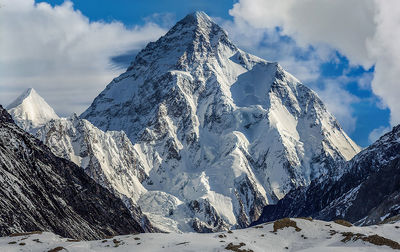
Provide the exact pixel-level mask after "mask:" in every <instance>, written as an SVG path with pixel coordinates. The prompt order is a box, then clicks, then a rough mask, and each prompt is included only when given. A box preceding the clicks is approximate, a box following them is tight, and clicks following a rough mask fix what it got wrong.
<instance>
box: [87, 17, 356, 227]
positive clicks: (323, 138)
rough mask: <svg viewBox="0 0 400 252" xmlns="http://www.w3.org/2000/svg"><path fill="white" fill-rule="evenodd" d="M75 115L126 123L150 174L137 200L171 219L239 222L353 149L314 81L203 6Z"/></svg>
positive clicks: (329, 171) (172, 222)
mask: <svg viewBox="0 0 400 252" xmlns="http://www.w3.org/2000/svg"><path fill="white" fill-rule="evenodd" d="M81 117H82V118H85V119H87V120H89V121H90V122H91V123H93V125H95V126H96V127H98V128H100V129H102V130H104V131H107V130H118V131H120V130H123V131H125V132H126V134H127V135H128V137H129V138H130V140H131V141H132V143H133V145H134V147H135V149H136V150H137V151H138V153H139V156H140V159H138V160H137V161H138V165H140V166H141V167H144V170H145V172H146V174H147V175H148V178H147V179H146V180H145V181H143V186H144V187H145V188H146V189H147V190H148V191H149V193H147V194H145V195H143V197H141V198H140V199H139V204H140V205H141V206H143V209H144V211H145V212H146V213H147V214H148V216H149V217H150V218H151V220H152V221H153V222H154V223H158V224H160V225H161V226H163V227H164V229H167V230H169V229H170V228H171V227H174V228H173V229H175V227H176V229H179V230H182V231H188V230H196V231H200V232H206V231H216V230H224V229H227V228H228V227H230V226H238V227H245V226H247V225H248V224H250V223H251V222H252V221H254V220H256V219H257V218H258V217H259V215H260V213H261V210H262V208H263V207H264V206H265V205H266V204H273V203H276V202H277V200H278V199H280V198H282V197H283V196H284V195H285V194H286V193H287V192H289V190H291V189H293V188H296V187H298V186H301V185H308V184H309V183H310V181H311V180H312V179H314V178H316V177H318V176H320V175H326V176H337V175H340V174H341V172H342V171H341V170H340V169H339V168H338V167H341V166H339V165H337V164H338V163H340V162H343V161H346V160H349V159H351V158H352V157H353V156H354V155H355V154H356V153H357V152H358V151H359V147H358V146H357V145H356V144H355V143H354V142H353V141H352V140H351V139H350V138H349V137H348V136H347V135H346V134H345V133H344V131H343V130H342V128H341V127H340V125H339V124H338V122H337V121H336V120H335V118H334V117H333V116H332V114H330V113H329V112H328V111H327V110H326V108H325V106H324V104H323V103H322V101H321V100H320V99H319V98H318V96H317V95H316V94H315V93H314V92H313V91H312V90H310V89H309V88H307V87H306V86H305V85H303V84H302V83H300V82H299V81H298V80H297V79H296V78H295V77H293V76H292V75H291V74H289V73H287V72H286V71H285V70H283V69H282V67H281V66H279V65H278V64H277V63H271V62H267V61H265V60H263V59H260V58H258V57H256V56H253V55H250V54H248V53H245V52H243V51H242V50H240V49H238V48H237V47H236V46H235V45H234V44H233V43H232V42H230V41H229V39H228V36H227V34H226V33H225V31H223V30H222V29H221V28H220V27H219V26H218V25H217V24H215V23H214V22H213V21H211V19H210V18H209V17H208V16H207V15H206V14H204V13H199V12H197V13H194V14H191V15H188V16H187V17H185V18H184V19H183V20H181V21H180V22H178V23H177V24H176V25H175V26H174V27H173V28H172V29H171V30H170V31H169V32H168V33H167V34H166V35H165V36H163V37H161V38H160V39H159V40H158V41H156V42H152V43H149V44H148V45H147V47H146V48H145V49H143V50H142V51H141V52H140V53H139V54H138V55H137V56H136V59H135V61H134V62H133V63H132V64H131V66H130V67H129V68H128V70H127V71H126V72H125V73H124V74H122V75H121V76H119V77H118V78H115V79H114V80H113V81H112V82H111V83H110V84H109V85H108V86H107V87H106V89H105V90H104V91H103V92H102V93H101V94H100V95H99V96H98V97H97V98H96V99H95V100H94V102H93V103H92V105H91V106H90V107H89V108H88V109H87V110H86V111H85V112H84V113H83V114H82V115H81ZM146 206H147V207H146ZM150 206H151V207H150ZM167 206H168V208H167Z"/></svg>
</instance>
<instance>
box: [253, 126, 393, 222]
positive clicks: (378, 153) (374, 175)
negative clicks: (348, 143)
mask: <svg viewBox="0 0 400 252" xmlns="http://www.w3.org/2000/svg"><path fill="white" fill-rule="evenodd" d="M345 166H346V167H345V170H347V172H346V173H345V174H344V175H343V176H341V177H340V178H339V179H335V178H327V179H326V178H325V179H324V180H315V181H313V182H312V183H311V185H310V186H308V187H301V188H298V189H295V190H292V191H291V192H290V193H288V194H287V195H286V196H285V197H284V198H283V199H281V200H280V201H279V202H278V203H277V204H276V205H269V206H266V207H264V209H263V213H262V215H261V216H260V218H259V220H257V221H256V222H254V223H253V225H256V224H259V223H263V222H267V221H273V220H276V219H281V218H285V217H304V216H311V217H313V218H317V219H321V220H328V221H330V220H334V219H339V218H340V219H345V220H347V221H350V222H352V223H356V224H359V225H371V224H378V223H380V222H381V221H382V220H384V219H388V218H390V217H393V216H396V215H399V214H400V125H399V126H396V127H394V128H393V130H392V131H391V132H389V133H387V134H385V135H384V136H382V137H381V138H380V139H379V140H378V141H376V142H375V143H374V144H372V145H371V146H370V147H368V148H367V149H365V150H363V151H362V152H360V153H359V154H358V155H356V156H355V157H354V158H353V159H352V160H351V161H349V162H347V163H346V164H345Z"/></svg>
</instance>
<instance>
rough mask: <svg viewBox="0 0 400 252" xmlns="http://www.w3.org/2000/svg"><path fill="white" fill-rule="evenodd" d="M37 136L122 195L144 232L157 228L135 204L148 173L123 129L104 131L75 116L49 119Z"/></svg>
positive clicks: (97, 180)
mask: <svg viewBox="0 0 400 252" xmlns="http://www.w3.org/2000/svg"><path fill="white" fill-rule="evenodd" d="M35 136H36V137H37V138H38V139H39V140H41V141H42V142H43V143H45V144H46V145H47V146H48V147H50V149H51V150H52V152H53V153H54V154H56V155H57V156H59V157H62V158H65V159H69V160H71V161H73V162H74V163H75V164H77V165H78V166H80V167H82V168H83V170H84V171H85V173H86V174H87V175H89V176H90V177H91V178H92V179H94V180H95V181H96V182H97V183H99V184H100V185H101V186H103V187H105V188H107V189H108V190H109V191H110V192H112V193H114V194H115V195H116V196H117V197H119V198H121V199H122V200H123V202H124V203H125V205H126V206H127V208H128V209H130V210H131V213H132V216H133V217H134V219H135V220H136V221H137V222H138V223H141V225H142V228H143V229H144V230H145V231H147V232H152V231H155V229H154V228H153V227H152V225H151V224H150V223H149V221H148V220H147V218H146V217H145V216H144V215H143V213H142V212H141V210H140V208H138V206H137V204H136V203H137V201H138V200H139V198H140V196H141V195H142V194H144V193H146V192H147V190H146V189H145V188H144V187H143V186H142V184H141V182H142V181H143V180H144V179H145V178H146V177H147V175H146V173H145V171H144V168H143V167H142V166H141V165H140V162H138V161H137V160H138V159H139V158H140V157H139V155H138V153H137V151H136V150H135V149H134V147H133V145H132V143H131V141H130V140H129V139H128V137H127V136H126V134H125V133H124V132H118V131H108V132H103V131H101V130H99V129H98V128H96V127H94V126H93V125H92V124H91V123H90V122H88V121H87V120H84V119H79V118H78V117H77V116H76V115H72V116H71V117H70V118H60V119H55V120H51V121H49V122H48V123H46V124H45V125H44V126H42V127H40V128H38V129H37V131H36V134H35Z"/></svg>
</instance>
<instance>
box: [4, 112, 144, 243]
mask: <svg viewBox="0 0 400 252" xmlns="http://www.w3.org/2000/svg"><path fill="white" fill-rule="evenodd" d="M0 183H1V187H0V236H4V235H9V234H10V233H15V232H27V231H35V230H44V231H51V232H54V233H56V234H58V235H61V236H64V237H71V238H77V239H100V238H103V237H105V236H108V235H117V234H129V233H134V232H144V230H143V228H142V227H141V225H140V224H139V223H138V222H137V221H135V220H134V219H133V218H132V217H131V214H130V212H129V211H128V209H127V208H126V207H125V205H124V204H123V202H122V201H121V200H120V199H119V198H117V197H115V196H114V195H113V194H112V193H110V192H109V191H108V190H107V189H105V188H103V187H102V186H100V185H98V184H97V183H96V182H95V181H93V180H92V179H91V178H89V176H87V175H86V174H85V173H84V171H83V170H82V169H81V168H80V167H78V166H77V165H75V164H74V163H72V162H70V161H68V160H66V159H62V158H59V157H56V156H55V155H54V154H53V153H52V152H51V151H50V149H49V148H48V147H46V146H45V145H44V144H43V143H42V142H40V141H39V140H37V139H36V138H34V137H32V136H31V135H30V134H28V133H26V132H25V131H23V130H22V129H20V128H19V127H18V126H17V125H15V124H14V122H13V121H12V118H11V116H10V115H9V114H8V113H7V112H6V111H5V110H4V109H3V108H2V107H1V106H0Z"/></svg>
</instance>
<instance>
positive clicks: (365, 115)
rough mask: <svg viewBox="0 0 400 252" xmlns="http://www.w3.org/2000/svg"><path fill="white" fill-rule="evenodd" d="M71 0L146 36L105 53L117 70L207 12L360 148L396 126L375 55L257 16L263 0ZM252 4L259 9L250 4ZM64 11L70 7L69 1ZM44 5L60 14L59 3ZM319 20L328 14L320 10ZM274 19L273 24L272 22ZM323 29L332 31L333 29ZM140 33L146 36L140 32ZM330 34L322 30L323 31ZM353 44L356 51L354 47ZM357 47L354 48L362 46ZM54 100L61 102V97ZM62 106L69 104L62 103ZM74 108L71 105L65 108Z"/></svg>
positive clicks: (95, 17)
mask: <svg viewBox="0 0 400 252" xmlns="http://www.w3.org/2000/svg"><path fill="white" fill-rule="evenodd" d="M18 1H22V0H18ZM25 1H29V0H25ZM40 2H47V3H49V4H50V5H51V6H52V7H55V6H59V5H61V4H63V2H64V1H63V0H49V1H36V3H40ZM71 2H72V3H73V6H72V7H70V8H71V9H72V10H69V12H70V14H71V12H74V13H72V14H71V15H75V16H76V13H75V12H76V11H78V10H79V11H80V12H81V16H80V17H78V19H79V18H80V19H83V20H84V19H85V18H88V22H86V21H83V22H86V23H87V24H88V25H89V26H90V24H91V23H93V22H100V23H107V24H109V23H112V22H115V21H118V22H121V23H122V24H123V25H124V27H125V28H118V29H126V30H128V31H132V30H135V29H136V30H135V32H137V34H138V36H137V37H139V38H140V37H143V40H140V39H137V37H136V40H134V41H135V45H134V46H132V48H130V47H129V46H126V45H125V44H124V50H122V51H116V52H112V53H109V54H107V57H108V58H109V59H110V61H111V64H113V65H114V68H117V69H123V68H124V67H126V65H127V64H128V63H129V62H130V61H131V60H133V57H134V55H135V54H136V52H137V51H138V50H140V48H142V47H143V46H144V45H145V43H147V41H148V40H154V39H156V38H157V37H158V36H159V35H161V34H162V33H163V32H165V31H166V30H167V29H168V28H170V27H171V26H172V25H173V24H174V23H175V22H176V21H178V20H179V19H181V18H183V17H184V16H185V15H186V14H188V13H190V12H193V11H197V10H202V11H205V12H206V13H207V14H208V15H209V16H211V17H213V18H214V20H216V21H217V22H218V23H219V24H220V25H221V26H223V27H224V28H225V29H226V30H227V31H228V33H229V35H230V37H231V39H232V40H233V41H234V42H235V43H236V44H237V45H238V46H239V47H241V48H242V49H244V50H246V51H249V52H251V53H253V54H255V55H257V56H260V57H262V58H265V59H267V60H271V61H278V62H280V63H281V64H282V65H283V66H284V67H285V68H286V69H287V70H288V71H289V72H291V73H293V74H294V75H295V76H296V77H298V78H299V79H300V80H301V81H302V82H304V83H305V84H306V85H308V86H309V87H311V88H312V89H314V90H315V91H316V92H317V93H318V94H319V95H320V97H321V98H322V99H323V100H324V102H325V103H326V104H327V106H328V108H329V110H330V111H331V112H333V113H334V114H335V116H336V117H337V118H338V120H339V122H340V123H341V124H342V125H343V127H344V128H345V130H346V132H347V133H348V134H349V135H350V137H351V138H352V139H353V140H355V141H356V142H357V143H358V144H359V145H360V146H363V147H365V146H367V145H368V144H369V143H370V142H371V141H372V140H374V139H375V138H376V137H377V135H376V134H378V135H379V134H380V133H381V132H384V131H385V130H387V129H388V128H389V127H390V125H391V121H390V120H391V110H389V108H391V109H392V110H393V106H392V107H390V106H389V107H388V106H387V105H386V103H385V99H381V98H382V97H383V98H385V95H386V93H384V92H380V94H381V96H380V98H379V97H378V96H376V95H375V94H374V92H373V91H372V90H373V87H374V86H373V85H372V83H371V82H372V80H373V78H374V74H375V72H376V69H375V62H373V61H372V64H370V62H369V61H368V59H366V58H365V57H364V58H363V56H362V55H361V54H356V53H354V54H353V53H352V51H351V50H349V48H351V47H350V46H349V45H347V44H346V43H345V42H346V38H345V36H343V37H344V38H343V40H341V41H333V42H332V43H330V41H329V34H330V33H328V32H327V33H326V34H328V35H326V34H325V35H326V36H327V37H328V39H326V40H325V41H322V42H323V43H321V42H320V41H317V42H315V41H316V40H315V39H314V40H313V38H314V37H315V36H314V37H312V36H311V35H313V34H312V33H310V32H309V31H305V32H304V34H305V35H306V36H303V35H302V33H301V32H302V30H301V29H297V30H296V26H295V25H294V24H292V23H290V22H289V21H288V20H284V19H283V18H281V17H280V16H279V15H278V16H277V17H276V18H275V19H272V18H274V17H273V15H268V14H267V13H265V15H267V16H268V18H269V17H270V16H271V19H267V20H264V19H263V18H265V15H264V14H263V13H261V14H260V15H259V16H257V7H258V6H257V4H253V5H251V4H250V3H251V2H253V3H255V2H258V3H260V5H262V4H261V2H262V1H261V2H260V1H258V0H254V1H253V0H242V1H232V0H218V1H215V0H200V1H182V0H168V1H166V0H149V1H137V0H134V1H132V0H114V1H111V0H91V1H89V0H72V1H71ZM238 2H239V3H240V5H239V4H238V5H237V6H236V7H235V9H233V6H234V4H235V3H238ZM339 2H340V1H339ZM278 5H279V4H278ZM249 6H250V7H251V8H250V7H249ZM254 6H255V8H253V7H254ZM267 7H268V6H267ZM278 7H279V6H278ZM284 7H285V8H286V7H287V6H283V7H279V8H282V11H284V10H286V9H287V8H286V9H285V8H284ZM34 8H35V7H34ZM268 8H269V7H268ZM44 9H46V8H44ZM65 9H66V10H67V11H68V8H67V7H65ZM260 9H261V7H260ZM266 10H268V9H266ZM46 11H47V12H50V11H54V12H56V11H55V9H53V10H46ZM249 11H254V13H255V14H254V18H253V16H252V15H249V14H248V12H249ZM250 13H251V12H250ZM36 16H37V15H36V14H35V17H36ZM78 16H79V15H78ZM282 16H284V15H282ZM318 18H323V17H320V16H318ZM349 18H350V17H349ZM36 19H37V18H35V20H36ZM281 19H282V20H281ZM275 21H276V25H274V22H275ZM300 21H301V20H300ZM350 26H351V25H350ZM149 27H150V28H149ZM334 28H335V27H334ZM342 28H343V27H342ZM326 29H327V30H328V29H332V27H327V28H326ZM353 30H354V29H353ZM142 31H143V33H145V34H146V36H144V35H143V36H142V35H141V34H142V33H141V32H142ZM146 31H147V32H146ZM307 32H308V33H307ZM332 32H334V30H332ZM152 33H154V34H153V36H152ZM366 33H368V30H367V31H366ZM310 34H311V35H310ZM317 35H318V34H317ZM325 35H324V34H321V37H323V36H325ZM354 36H356V35H354ZM360 37H361V35H360ZM116 39H117V38H116ZM97 40H98V38H97ZM343 41H345V42H343ZM109 43H111V42H109ZM132 45H133V44H132ZM353 48H356V49H357V47H353ZM356 49H354V51H357V50H356ZM349 52H350V53H349ZM360 55H361V56H360ZM52 65H54V64H52ZM379 69H380V68H379ZM117 72H118V71H117ZM119 72H121V70H119ZM68 75H70V74H68ZM111 75H115V73H114V72H111V73H110V76H111ZM107 78H108V79H109V78H110V77H105V79H107ZM108 79H107V80H108ZM106 84H107V83H103V86H101V87H99V88H97V89H96V90H95V91H96V93H98V91H99V90H101V89H103V88H104V86H105V85H106ZM40 87H41V86H39V89H40ZM39 91H40V90H39ZM15 92H16V91H15ZM47 96H48V97H49V98H48V97H45V98H46V100H50V101H51V98H52V97H53V95H51V94H50V93H49V94H48V95H47ZM0 98H1V97H0ZM3 100H4V99H3ZM90 100H92V98H91V99H90ZM388 101H390V100H389V99H388ZM51 102H53V103H54V104H55V103H56V101H51ZM51 102H50V103H51ZM89 103H90V101H86V100H85V101H80V102H79V105H80V106H87V105H88V104H89ZM389 105H391V104H389ZM59 106H60V107H65V104H64V105H59ZM56 111H57V105H56ZM69 112H70V111H68V110H66V111H65V112H62V113H61V114H63V113H69ZM392 112H393V111H392ZM392 124H393V123H392ZM374 130H375V131H374ZM373 131H374V132H375V133H376V134H375V136H374V134H371V132H373Z"/></svg>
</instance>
